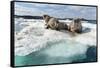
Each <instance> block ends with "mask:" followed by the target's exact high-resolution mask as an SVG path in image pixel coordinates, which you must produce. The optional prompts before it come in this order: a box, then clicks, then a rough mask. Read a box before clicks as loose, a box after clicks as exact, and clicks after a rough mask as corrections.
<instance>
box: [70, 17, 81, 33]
mask: <svg viewBox="0 0 100 68" xmlns="http://www.w3.org/2000/svg"><path fill="white" fill-rule="evenodd" d="M68 30H69V31H71V32H74V33H81V32H82V23H81V19H80V18H77V19H73V21H72V22H71V23H70V24H69V26H68Z"/></svg>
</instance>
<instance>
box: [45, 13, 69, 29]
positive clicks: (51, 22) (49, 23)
mask: <svg viewBox="0 0 100 68" xmlns="http://www.w3.org/2000/svg"><path fill="white" fill-rule="evenodd" d="M43 19H44V20H45V23H46V24H45V25H46V29H48V28H51V29H54V30H61V29H68V26H67V24H65V23H62V22H59V21H58V19H57V18H54V17H50V16H49V15H43Z"/></svg>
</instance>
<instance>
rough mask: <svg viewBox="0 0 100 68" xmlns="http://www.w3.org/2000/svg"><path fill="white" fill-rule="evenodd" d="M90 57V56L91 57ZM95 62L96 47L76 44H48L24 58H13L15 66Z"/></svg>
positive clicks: (62, 42)
mask: <svg viewBox="0 0 100 68" xmlns="http://www.w3.org/2000/svg"><path fill="white" fill-rule="evenodd" d="M91 55H92V56H91ZM92 61H96V47H95V46H92V47H89V46H87V45H83V44H80V43H77V42H71V41H68V42H65V41H61V42H56V43H52V42H51V43H48V46H47V47H45V48H43V49H41V50H39V51H37V52H33V53H31V54H29V55H26V56H15V66H24V65H25V66H26V65H42V64H57V63H74V62H92Z"/></svg>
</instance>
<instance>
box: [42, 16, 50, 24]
mask: <svg viewBox="0 0 100 68" xmlns="http://www.w3.org/2000/svg"><path fill="white" fill-rule="evenodd" d="M43 19H44V20H45V22H46V23H48V21H49V19H50V16H49V15H43Z"/></svg>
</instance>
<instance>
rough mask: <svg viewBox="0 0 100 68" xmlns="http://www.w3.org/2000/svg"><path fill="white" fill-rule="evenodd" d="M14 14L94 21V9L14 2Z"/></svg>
mask: <svg viewBox="0 0 100 68" xmlns="http://www.w3.org/2000/svg"><path fill="white" fill-rule="evenodd" d="M15 14H16V15H31V16H42V15H43V14H48V15H50V16H54V17H60V18H77V17H81V18H85V19H92V20H95V19H96V7H89V6H75V5H57V4H40V3H26V2H16V3H15Z"/></svg>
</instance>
